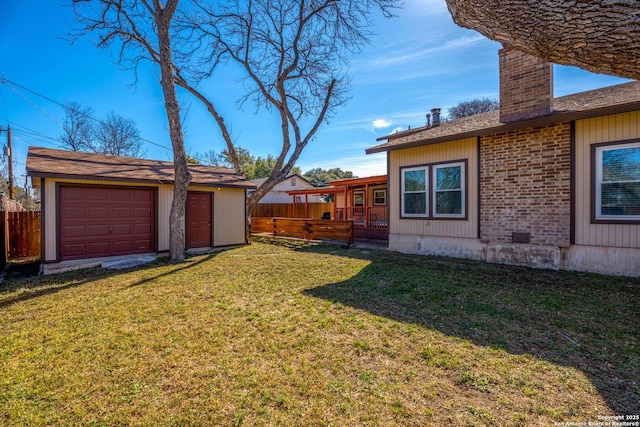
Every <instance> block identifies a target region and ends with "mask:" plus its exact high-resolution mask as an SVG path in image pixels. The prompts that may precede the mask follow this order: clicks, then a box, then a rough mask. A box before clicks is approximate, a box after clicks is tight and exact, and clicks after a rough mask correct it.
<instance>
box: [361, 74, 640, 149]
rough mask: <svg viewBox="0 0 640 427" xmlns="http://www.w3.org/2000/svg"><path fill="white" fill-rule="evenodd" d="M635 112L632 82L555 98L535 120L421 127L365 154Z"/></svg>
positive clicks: (493, 116) (481, 119) (478, 119)
mask: <svg viewBox="0 0 640 427" xmlns="http://www.w3.org/2000/svg"><path fill="white" fill-rule="evenodd" d="M639 109H640V82H637V81H634V82H629V83H623V84H620V85H616V86H609V87H605V88H602V89H595V90H590V91H586V92H580V93H576V94H573V95H567V96H563V97H559V98H555V99H554V100H553V112H551V113H550V114H547V115H544V116H541V117H538V118H535V119H530V120H525V121H520V122H514V123H501V122H500V111H499V110H496V111H491V112H489V113H482V114H475V115H473V116H469V117H463V118H461V119H456V120H451V121H448V122H442V123H441V124H440V126H435V127H429V128H428V127H426V126H425V127H421V128H415V129H411V130H408V131H404V132H398V133H395V134H391V135H387V136H384V137H381V138H378V141H382V140H387V142H386V143H384V144H380V145H376V146H375V147H371V148H369V149H367V150H366V152H367V154H372V153H380V152H385V151H393V150H399V149H404V148H411V147H417V146H420V145H427V144H436V143H439V142H446V141H453V140H456V139H463V138H469V137H476V136H481V135H489V134H494V133H501V132H509V131H512V130H516V129H522V128H526V127H533V126H544V125H548V124H553V123H560V122H568V121H572V120H577V119H585V118H589V117H596V116H603V115H606V114H615V113H621V112H627V111H633V110H639Z"/></svg>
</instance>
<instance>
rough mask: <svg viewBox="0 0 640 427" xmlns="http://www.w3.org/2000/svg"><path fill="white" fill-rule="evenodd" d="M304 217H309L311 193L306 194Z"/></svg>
mask: <svg viewBox="0 0 640 427" xmlns="http://www.w3.org/2000/svg"><path fill="white" fill-rule="evenodd" d="M304 217H305V218H309V195H308V194H306V193H305V195H304Z"/></svg>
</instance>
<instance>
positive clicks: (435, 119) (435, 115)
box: [431, 108, 440, 127]
mask: <svg viewBox="0 0 640 427" xmlns="http://www.w3.org/2000/svg"><path fill="white" fill-rule="evenodd" d="M431 114H432V115H433V126H434V127H435V126H440V109H439V108H432V109H431Z"/></svg>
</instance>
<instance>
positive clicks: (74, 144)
mask: <svg viewBox="0 0 640 427" xmlns="http://www.w3.org/2000/svg"><path fill="white" fill-rule="evenodd" d="M93 115H94V111H93V109H92V108H91V107H84V106H82V105H81V104H79V103H77V102H68V103H66V104H65V107H64V122H63V123H62V129H63V131H64V132H63V133H62V134H61V135H60V142H62V145H63V146H64V147H65V148H68V149H69V150H72V151H94V150H93V148H92V147H93V135H94V121H93V120H94V119H93Z"/></svg>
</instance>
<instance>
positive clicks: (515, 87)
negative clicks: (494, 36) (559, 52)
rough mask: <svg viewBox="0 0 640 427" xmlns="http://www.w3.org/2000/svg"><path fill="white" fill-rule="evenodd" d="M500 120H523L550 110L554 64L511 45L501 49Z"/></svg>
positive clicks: (551, 106)
mask: <svg viewBox="0 0 640 427" xmlns="http://www.w3.org/2000/svg"><path fill="white" fill-rule="evenodd" d="M498 56H499V58H500V121H501V122H502V123H509V122H516V121H520V120H526V119H530V118H533V117H537V116H542V115H546V114H549V113H550V112H551V111H552V110H553V66H552V64H551V63H550V62H547V61H545V60H543V59H540V58H536V57H534V56H531V55H527V54H525V53H522V52H519V51H517V50H513V49H510V48H506V47H505V48H503V49H500V51H499V52H498Z"/></svg>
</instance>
